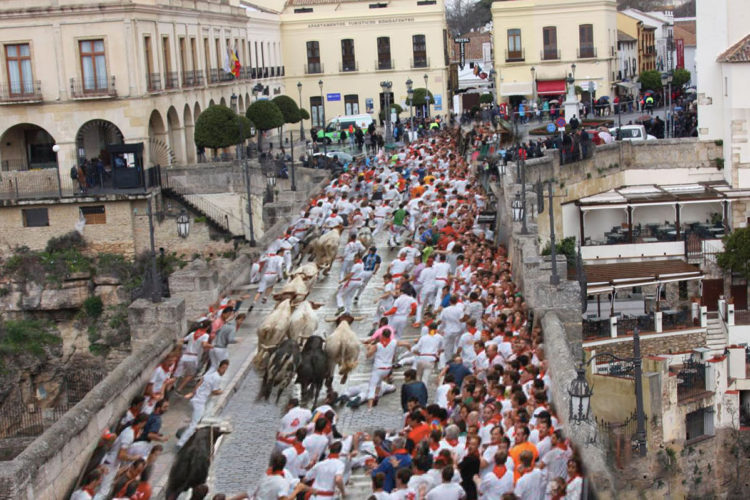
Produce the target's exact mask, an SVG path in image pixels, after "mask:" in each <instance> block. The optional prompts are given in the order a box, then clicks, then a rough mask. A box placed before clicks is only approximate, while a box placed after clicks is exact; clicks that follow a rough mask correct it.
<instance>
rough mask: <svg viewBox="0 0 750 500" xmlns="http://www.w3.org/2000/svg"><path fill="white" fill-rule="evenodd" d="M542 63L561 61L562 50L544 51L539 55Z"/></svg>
mask: <svg viewBox="0 0 750 500" xmlns="http://www.w3.org/2000/svg"><path fill="white" fill-rule="evenodd" d="M539 58H540V59H541V60H542V61H554V60H557V59H560V49H544V50H542V51H541V52H540V53H539Z"/></svg>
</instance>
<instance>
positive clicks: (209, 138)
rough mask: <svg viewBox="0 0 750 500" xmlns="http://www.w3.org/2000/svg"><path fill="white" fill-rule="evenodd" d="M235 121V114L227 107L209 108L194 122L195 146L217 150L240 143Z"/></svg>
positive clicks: (236, 118) (237, 125)
mask: <svg viewBox="0 0 750 500" xmlns="http://www.w3.org/2000/svg"><path fill="white" fill-rule="evenodd" d="M237 120H238V117H237V113H235V112H234V111H232V110H231V109H229V108H228V107H226V106H221V105H214V106H209V107H208V108H206V110H205V111H203V113H201V114H200V115H199V116H198V119H197V120H196V122H195V133H194V137H195V145H196V146H202V147H205V148H211V149H217V148H226V147H228V146H232V145H234V144H237V143H238V142H240V130H239V123H238V121H237ZM249 132H250V131H249V130H248V133H249Z"/></svg>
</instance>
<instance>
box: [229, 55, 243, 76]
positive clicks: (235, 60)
mask: <svg viewBox="0 0 750 500" xmlns="http://www.w3.org/2000/svg"><path fill="white" fill-rule="evenodd" d="M229 52H230V54H229V58H230V64H231V66H232V71H231V73H232V74H233V75H234V77H235V78H239V77H240V68H242V65H241V64H240V58H239V57H238V56H237V49H234V50H232V49H229Z"/></svg>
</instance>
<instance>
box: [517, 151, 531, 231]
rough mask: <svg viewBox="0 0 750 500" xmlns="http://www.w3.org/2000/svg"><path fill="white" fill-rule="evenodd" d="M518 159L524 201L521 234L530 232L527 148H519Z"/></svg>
mask: <svg viewBox="0 0 750 500" xmlns="http://www.w3.org/2000/svg"><path fill="white" fill-rule="evenodd" d="M518 161H519V162H520V163H521V203H523V217H522V218H521V223H522V224H521V234H529V229H528V228H527V227H526V150H525V149H524V148H518Z"/></svg>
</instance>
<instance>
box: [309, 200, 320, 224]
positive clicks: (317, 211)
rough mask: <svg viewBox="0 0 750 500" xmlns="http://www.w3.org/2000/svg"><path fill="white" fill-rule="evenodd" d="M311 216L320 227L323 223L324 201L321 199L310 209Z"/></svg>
mask: <svg viewBox="0 0 750 500" xmlns="http://www.w3.org/2000/svg"><path fill="white" fill-rule="evenodd" d="M310 218H311V219H312V220H313V223H314V224H315V225H316V226H318V227H320V225H321V224H323V202H322V201H319V202H318V203H317V204H316V205H315V206H314V207H312V208H311V209H310Z"/></svg>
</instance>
